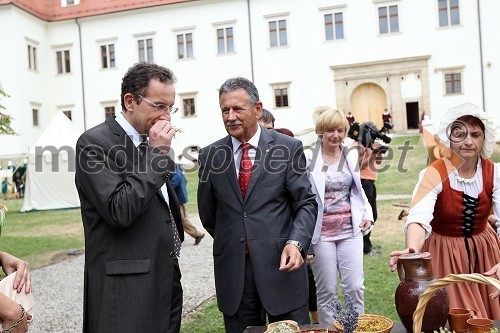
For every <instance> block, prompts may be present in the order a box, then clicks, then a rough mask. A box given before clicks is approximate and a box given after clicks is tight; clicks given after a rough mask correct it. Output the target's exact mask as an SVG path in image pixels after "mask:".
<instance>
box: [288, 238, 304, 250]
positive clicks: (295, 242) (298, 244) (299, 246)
mask: <svg viewBox="0 0 500 333" xmlns="http://www.w3.org/2000/svg"><path fill="white" fill-rule="evenodd" d="M288 244H293V245H295V246H296V247H297V248H298V249H299V252H302V245H300V243H299V242H298V241H296V240H292V239H289V240H287V241H286V245H288Z"/></svg>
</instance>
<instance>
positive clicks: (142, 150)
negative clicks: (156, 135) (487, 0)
mask: <svg viewBox="0 0 500 333" xmlns="http://www.w3.org/2000/svg"><path fill="white" fill-rule="evenodd" d="M147 148H148V140H147V139H144V140H142V142H141V143H140V144H139V154H140V156H141V157H143V156H144V155H145V154H146V149H147ZM164 186H166V185H164ZM159 191H160V195H161V197H162V198H163V200H165V197H164V196H163V194H162V193H161V188H160V190H159ZM165 202H166V204H167V207H168V212H169V214H170V224H171V225H172V234H173V237H174V253H175V255H176V256H177V257H180V253H181V238H180V237H179V231H178V230H177V225H176V224H175V220H174V215H173V214H172V210H171V209H170V205H169V203H168V202H167V201H166V200H165Z"/></svg>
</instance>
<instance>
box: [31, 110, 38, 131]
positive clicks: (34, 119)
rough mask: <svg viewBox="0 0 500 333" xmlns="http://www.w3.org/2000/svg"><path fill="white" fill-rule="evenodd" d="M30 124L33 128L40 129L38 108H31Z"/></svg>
mask: <svg viewBox="0 0 500 333" xmlns="http://www.w3.org/2000/svg"><path fill="white" fill-rule="evenodd" d="M31 124H32V126H33V127H40V107H39V106H34V105H32V106H31Z"/></svg>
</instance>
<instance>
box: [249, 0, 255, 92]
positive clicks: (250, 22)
mask: <svg viewBox="0 0 500 333" xmlns="http://www.w3.org/2000/svg"><path fill="white" fill-rule="evenodd" d="M247 11H248V34H249V37H250V70H251V72H252V82H254V80H255V78H254V71H253V43H252V17H251V15H250V0H247Z"/></svg>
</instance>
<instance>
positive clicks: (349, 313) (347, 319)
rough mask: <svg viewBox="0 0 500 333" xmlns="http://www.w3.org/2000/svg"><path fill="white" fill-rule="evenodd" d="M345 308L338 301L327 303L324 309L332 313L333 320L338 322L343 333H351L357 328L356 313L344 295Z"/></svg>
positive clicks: (349, 299)
mask: <svg viewBox="0 0 500 333" xmlns="http://www.w3.org/2000/svg"><path fill="white" fill-rule="evenodd" d="M344 299H345V307H343V308H342V304H341V303H340V301H338V300H336V299H335V300H333V301H331V302H329V303H328V304H327V305H326V307H327V308H329V309H330V310H332V311H333V319H334V320H336V321H338V322H339V323H340V324H341V325H342V326H343V329H344V333H353V332H354V330H355V329H356V327H357V326H358V316H359V314H358V312H357V311H356V307H355V306H354V303H353V301H352V299H351V297H350V296H349V295H347V294H346V295H344Z"/></svg>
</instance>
